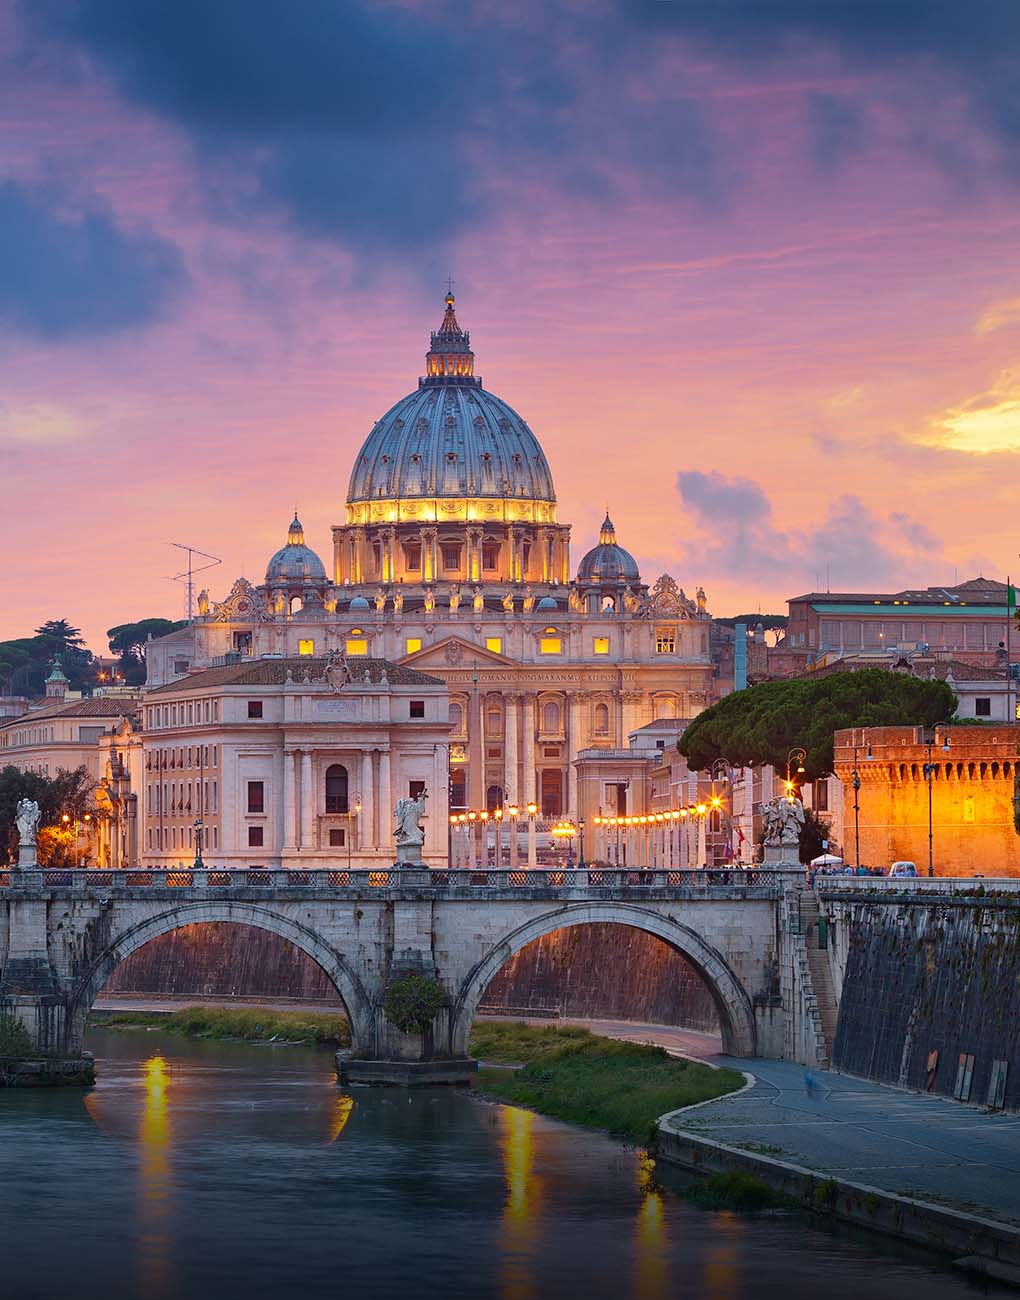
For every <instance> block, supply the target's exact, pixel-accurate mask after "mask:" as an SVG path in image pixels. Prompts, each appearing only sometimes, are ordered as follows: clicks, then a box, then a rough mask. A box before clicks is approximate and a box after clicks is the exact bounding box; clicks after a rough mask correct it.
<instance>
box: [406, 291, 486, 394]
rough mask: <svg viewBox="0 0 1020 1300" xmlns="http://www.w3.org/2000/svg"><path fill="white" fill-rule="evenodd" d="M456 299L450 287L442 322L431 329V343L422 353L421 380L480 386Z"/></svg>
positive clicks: (429, 382)
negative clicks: (423, 353)
mask: <svg viewBox="0 0 1020 1300" xmlns="http://www.w3.org/2000/svg"><path fill="white" fill-rule="evenodd" d="M456 301H457V300H456V299H455V298H454V296H453V290H452V289H449V290H448V291H447V294H446V297H445V298H444V299H443V302H444V304H445V306H446V310H445V312H444V314H443V323H442V324H441V325H440V327H439V329H437V330H433V331H432V337H431V339H430V340H429V342H430V347H429V350H428V352H426V353H425V378H424V379H423V380H422V381H421V382H422V384H448V383H455V384H474V385H476V386H477V387H478V388H481V386H482V381H481V380H480V379H476V378H475V377H474V374H475V354H474V353H473V352H472V351H471V335H470V334H469V333H468V332H467V330H462V329H461V327H460V325H459V324H458V322H457V313H456V312H455V311H454V304H455V303H456Z"/></svg>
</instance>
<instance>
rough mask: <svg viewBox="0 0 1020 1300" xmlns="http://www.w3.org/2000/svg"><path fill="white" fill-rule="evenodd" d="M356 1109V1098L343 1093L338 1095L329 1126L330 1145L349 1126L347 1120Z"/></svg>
mask: <svg viewBox="0 0 1020 1300" xmlns="http://www.w3.org/2000/svg"><path fill="white" fill-rule="evenodd" d="M353 1109H354V1098H353V1097H348V1096H346V1095H342V1096H340V1097H337V1099H336V1105H335V1106H334V1107H333V1114H332V1117H331V1123H330V1128H329V1144H328V1145H330V1146H332V1145H333V1143H334V1142H335V1141H336V1140H337V1138H338V1137H339V1136H340V1134H341V1133H342V1132H343V1131H344V1129H345V1128H346V1127H347V1121H348V1120H349V1119H350V1117H351V1111H352V1110H353Z"/></svg>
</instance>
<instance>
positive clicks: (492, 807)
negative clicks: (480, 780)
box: [485, 785, 503, 812]
mask: <svg viewBox="0 0 1020 1300" xmlns="http://www.w3.org/2000/svg"><path fill="white" fill-rule="evenodd" d="M485 807H486V808H487V809H488V811H489V812H495V811H496V809H497V808H502V807H503V787H502V786H501V785H490V786H489V788H488V790H486V792H485Z"/></svg>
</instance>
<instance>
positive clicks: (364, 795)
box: [358, 749, 375, 849]
mask: <svg viewBox="0 0 1020 1300" xmlns="http://www.w3.org/2000/svg"><path fill="white" fill-rule="evenodd" d="M372 767H373V765H372V751H371V750H370V749H366V750H365V751H364V752H363V753H362V755H361V826H362V830H363V832H364V834H363V841H364V842H363V843H361V844H359V846H358V847H359V848H363V849H374V848H375V773H374V771H373V770H372Z"/></svg>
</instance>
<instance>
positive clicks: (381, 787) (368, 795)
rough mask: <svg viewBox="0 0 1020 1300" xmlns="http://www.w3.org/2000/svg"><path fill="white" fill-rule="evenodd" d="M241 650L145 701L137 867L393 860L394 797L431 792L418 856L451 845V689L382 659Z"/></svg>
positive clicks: (439, 858)
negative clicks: (346, 662)
mask: <svg viewBox="0 0 1020 1300" xmlns="http://www.w3.org/2000/svg"><path fill="white" fill-rule="evenodd" d="M350 665H351V666H350V668H349V670H346V671H345V669H344V666H343V660H341V659H340V658H339V657H338V658H337V659H335V660H325V659H323V658H321V657H320V658H316V657H312V656H300V655H299V656H296V657H291V658H285V659H272V658H268V659H255V658H250V657H246V658H244V659H242V660H240V661H238V662H233V663H230V664H226V665H223V666H221V667H217V668H209V669H206V670H203V671H199V672H196V673H192V674H190V675H189V676H187V677H185V678H183V679H181V680H178V681H173V682H169V683H166V684H165V685H163V686H160V687H157V688H155V689H154V690H152V691H150V692H149V693H148V694H147V695H146V697H145V701H144V719H143V732H142V737H143V749H144V760H143V764H142V772H141V784H140V785H139V786H138V787H137V790H138V797H139V798H140V799H141V801H142V818H143V826H144V831H143V836H142V846H141V858H142V861H143V862H144V863H145V864H146V865H148V866H153V867H170V866H176V865H182V866H183V865H191V864H192V863H193V862H194V859H195V857H196V852H197V849H198V847H199V844H198V841H197V837H198V836H201V840H202V843H201V847H202V851H203V860H204V861H206V862H207V863H208V864H209V865H215V866H221V867H281V866H282V867H286V866H294V865H296V864H298V863H300V865H301V866H302V867H314V866H333V867H336V866H338V865H341V866H342V865H343V863H344V862H345V861H347V860H350V861H351V862H352V863H353V864H354V865H356V866H359V867H362V868H364V867H366V866H368V867H371V866H372V865H373V864H374V863H378V864H379V865H380V866H387V867H388V866H390V865H392V863H393V857H394V849H393V816H392V810H393V807H394V805H395V803H396V801H397V800H398V799H400V798H402V797H407V796H410V797H417V796H418V795H420V794H421V792H422V790H427V791H428V805H427V814H426V818H425V820H424V822H423V824H424V825H425V827H426V841H425V848H424V861H425V862H426V863H430V864H432V865H435V866H440V865H443V864H445V861H446V853H447V826H448V806H447V744H448V739H449V721H448V696H447V691H446V686H445V684H444V683H443V682H442V681H440V680H439V679H438V678H436V677H432V676H428V675H426V674H425V673H421V672H417V671H416V670H415V669H413V668H408V667H405V666H402V665H398V664H392V663H387V662H386V661H385V660H382V659H376V658H362V659H360V660H358V661H357V662H355V661H354V660H351V661H350Z"/></svg>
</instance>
